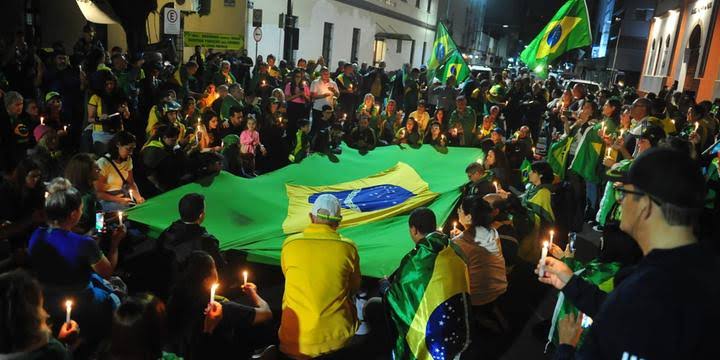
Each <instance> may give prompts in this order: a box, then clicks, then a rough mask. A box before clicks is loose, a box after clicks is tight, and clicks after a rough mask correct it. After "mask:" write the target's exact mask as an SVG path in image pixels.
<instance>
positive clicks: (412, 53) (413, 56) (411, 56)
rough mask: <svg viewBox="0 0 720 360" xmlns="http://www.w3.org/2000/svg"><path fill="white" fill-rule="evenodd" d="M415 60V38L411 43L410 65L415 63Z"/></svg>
mask: <svg viewBox="0 0 720 360" xmlns="http://www.w3.org/2000/svg"><path fill="white" fill-rule="evenodd" d="M413 60H415V40H413V41H412V42H411V43H410V66H413V64H414V63H415V62H414V61H413Z"/></svg>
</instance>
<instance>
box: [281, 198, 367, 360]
mask: <svg viewBox="0 0 720 360" xmlns="http://www.w3.org/2000/svg"><path fill="white" fill-rule="evenodd" d="M310 220H311V224H310V225H309V226H308V227H307V228H306V229H305V230H304V231H303V232H302V233H300V234H296V235H292V236H290V237H288V238H287V239H286V240H285V243H283V246H282V253H281V256H280V257H281V266H282V271H283V274H284V275H285V294H284V296H283V303H282V319H281V321H280V330H279V332H278V336H279V338H280V351H282V352H283V353H284V354H285V355H287V356H289V357H291V358H293V359H310V358H313V357H317V356H319V355H322V354H327V353H331V352H335V351H337V350H339V349H342V348H343V347H345V346H346V345H348V344H349V342H350V340H351V339H352V338H353V336H354V335H355V332H356V331H357V329H358V318H357V310H356V307H355V304H354V302H353V300H352V295H353V294H354V293H355V292H357V291H358V289H359V288H360V280H361V279H360V262H359V257H358V251H357V248H356V247H355V243H353V241H352V240H350V239H347V238H344V237H342V236H341V235H340V234H338V233H337V228H338V226H339V225H340V221H341V220H342V214H341V208H340V201H338V199H337V198H336V197H335V196H333V195H330V194H322V195H320V196H318V197H317V199H315V202H314V204H313V207H312V210H311V212H310Z"/></svg>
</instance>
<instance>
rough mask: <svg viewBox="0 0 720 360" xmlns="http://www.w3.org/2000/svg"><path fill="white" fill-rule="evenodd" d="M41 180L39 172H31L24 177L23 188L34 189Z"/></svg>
mask: <svg viewBox="0 0 720 360" xmlns="http://www.w3.org/2000/svg"><path fill="white" fill-rule="evenodd" d="M41 178H42V173H41V172H40V170H32V171H30V172H29V173H28V174H27V175H26V176H25V187H27V188H28V189H35V187H37V184H38V183H39V182H40V179H41Z"/></svg>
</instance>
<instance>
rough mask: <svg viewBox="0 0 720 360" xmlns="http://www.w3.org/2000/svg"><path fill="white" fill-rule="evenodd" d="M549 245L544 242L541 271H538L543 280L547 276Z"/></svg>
mask: <svg viewBox="0 0 720 360" xmlns="http://www.w3.org/2000/svg"><path fill="white" fill-rule="evenodd" d="M549 245H550V244H549V243H548V242H547V241H543V247H542V253H541V255H540V269H539V271H538V276H539V277H541V278H542V277H544V276H545V258H546V257H547V254H548V248H549Z"/></svg>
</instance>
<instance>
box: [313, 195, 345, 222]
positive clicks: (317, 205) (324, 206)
mask: <svg viewBox="0 0 720 360" xmlns="http://www.w3.org/2000/svg"><path fill="white" fill-rule="evenodd" d="M321 210H323V211H321ZM341 211H342V209H341V208H340V200H338V198H336V197H335V196H333V195H330V194H322V195H320V196H318V197H317V198H316V199H315V202H314V203H313V206H312V210H311V213H312V214H313V216H317V217H319V218H321V219H325V220H330V221H337V222H339V221H340V220H342V213H341Z"/></svg>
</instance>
